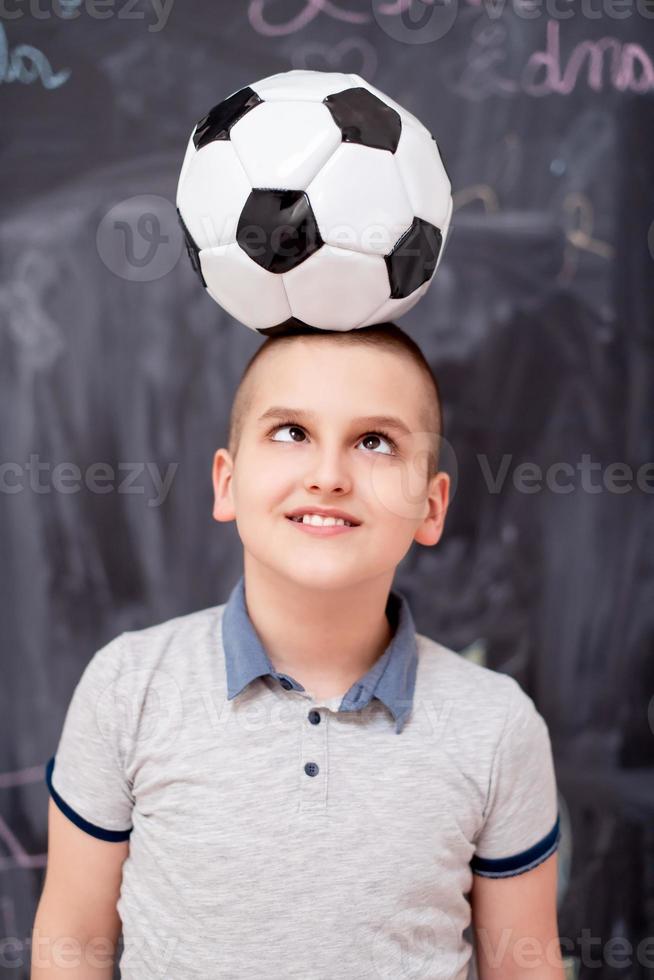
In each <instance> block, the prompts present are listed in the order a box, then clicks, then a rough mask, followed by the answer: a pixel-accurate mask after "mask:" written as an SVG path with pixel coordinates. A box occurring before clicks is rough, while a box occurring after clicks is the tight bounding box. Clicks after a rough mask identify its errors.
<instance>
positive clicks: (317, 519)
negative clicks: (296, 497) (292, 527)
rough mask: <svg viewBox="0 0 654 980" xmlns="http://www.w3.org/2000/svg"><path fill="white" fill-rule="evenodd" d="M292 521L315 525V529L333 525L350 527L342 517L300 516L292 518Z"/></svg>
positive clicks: (348, 522)
mask: <svg viewBox="0 0 654 980" xmlns="http://www.w3.org/2000/svg"><path fill="white" fill-rule="evenodd" d="M291 520H293V521H301V522H302V523H303V524H315V525H316V527H323V526H324V527H330V526H332V525H334V524H345V525H347V527H352V526H353V525H352V523H351V521H345V520H343V518H342V517H321V516H320V514H302V516H301V517H300V516H297V517H292V518H291Z"/></svg>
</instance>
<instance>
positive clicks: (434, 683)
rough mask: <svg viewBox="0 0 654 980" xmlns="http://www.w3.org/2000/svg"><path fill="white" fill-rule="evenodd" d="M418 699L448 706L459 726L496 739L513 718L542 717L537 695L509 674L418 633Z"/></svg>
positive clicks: (450, 715) (490, 739)
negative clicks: (524, 687) (538, 709)
mask: <svg viewBox="0 0 654 980" xmlns="http://www.w3.org/2000/svg"><path fill="white" fill-rule="evenodd" d="M416 645H417V651H418V668H417V676H416V699H417V703H418V704H420V703H424V702H427V703H432V702H433V701H434V700H435V701H436V702H437V703H438V704H440V705H441V706H443V705H444V706H449V708H450V709H451V710H450V711H449V717H450V718H451V719H453V723H454V724H455V725H456V727H457V728H458V729H462V728H464V727H465V728H467V729H468V731H470V732H475V733H476V734H477V735H479V734H480V733H481V734H482V735H483V736H484V737H485V738H487V739H488V741H489V742H490V743H494V744H497V742H498V741H499V739H500V738H501V736H502V734H503V733H504V731H505V729H506V728H507V726H508V725H509V724H510V723H511V720H512V719H514V718H516V717H518V716H527V715H533V716H537V717H539V718H540V715H538V712H537V710H536V706H535V704H534V702H533V700H532V699H531V698H530V697H529V695H528V694H527V693H526V691H524V690H523V688H522V687H521V686H520V684H519V683H518V681H517V680H516V679H515V678H514V677H511V676H510V675H509V674H504V673H502V672H501V671H496V670H491V668H490V667H485V666H483V664H479V663H476V662H475V661H473V660H468V659H467V658H466V657H464V656H463V655H462V654H460V653H457V652H456V651H454V650H451V649H450V648H449V647H447V646H445V645H444V644H442V643H439V642H438V641H437V640H435V639H433V638H431V637H429V636H426V635H424V634H422V633H417V632H416Z"/></svg>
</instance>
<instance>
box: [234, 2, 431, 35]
mask: <svg viewBox="0 0 654 980" xmlns="http://www.w3.org/2000/svg"><path fill="white" fill-rule="evenodd" d="M414 2H415V0H388V3H377V4H376V10H375V12H376V13H377V14H383V15H384V16H388V17H395V16H398V17H401V16H402V15H403V14H404V13H408V12H409V11H410V10H411V7H412V5H413V4H414ZM421 3H422V4H424V5H426V6H431V4H432V3H433V0H421ZM273 4H274V0H250V6H249V7H248V18H249V21H250V24H251V25H252V27H253V28H254V30H255V31H257V33H259V34H264V35H266V36H267V37H275V36H279V35H284V34H294V33H295V32H296V31H301V30H302V28H303V27H306V26H307V24H310V23H311V21H312V20H315V18H316V17H317V16H318V15H319V14H325V15H326V16H327V17H331V18H332V19H333V20H340V21H344V22H345V23H346V24H371V23H372V21H373V16H372V14H371V13H369V12H368V11H357V10H345V9H344V8H343V7H339V6H337V4H336V3H334V2H333V0H302V2H301V8H300V10H299V12H298V13H297V14H296V15H295V16H294V17H291V18H290V20H287V21H284V22H282V23H277V24H275V23H272V22H271V21H270V20H269V19H268V17H267V15H266V11H268V10H269V9H270V8H271V7H272V6H273ZM284 5H285V6H286V7H288V3H287V2H286V0H284ZM278 6H282V4H281V3H279V4H278Z"/></svg>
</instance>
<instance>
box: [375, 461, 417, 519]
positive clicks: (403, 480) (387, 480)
mask: <svg viewBox="0 0 654 980" xmlns="http://www.w3.org/2000/svg"><path fill="white" fill-rule="evenodd" d="M369 480H370V493H371V495H372V499H373V500H374V501H375V505H376V506H377V507H379V508H380V509H381V510H384V511H385V512H386V514H387V516H388V517H389V518H393V517H395V518H397V520H398V522H401V523H404V522H405V521H419V520H421V519H422V518H423V517H424V516H425V514H426V511H427V509H428V506H427V496H426V481H425V475H424V473H423V472H422V471H421V470H420V469H419V468H418V467H412V466H411V465H410V464H407V463H406V462H405V461H404V460H394V461H390V460H380V461H376V462H375V463H373V465H372V466H371V467H370V478H369Z"/></svg>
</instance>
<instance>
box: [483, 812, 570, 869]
mask: <svg viewBox="0 0 654 980" xmlns="http://www.w3.org/2000/svg"><path fill="white" fill-rule="evenodd" d="M559 821H560V816H559V814H557V817H556V821H555V823H554V826H553V827H552V829H551V830H550V832H549V833H548V834H547V835H546V836H545V837H543V839H542V840H540V841H539V842H538V843H537V844H534V845H533V847H528V848H527V850H526V851H521V852H520V853H519V854H514V855H512V856H511V857H506V858H482V857H478V856H477V855H476V854H475V855H474V856H473V858H472V860H471V862H470V867H471V869H472V871H473V872H474V873H475V874H478V875H482V876H484V877H486V878H510V877H511V876H512V875H519V874H522V873H523V872H524V871H530V870H531V868H535V867H536V866H537V865H538V864H542V862H543V861H544V860H545V858H548V857H549V856H550V854H553V853H554V851H555V850H556V848H557V847H558V844H559V840H560V839H561V829H560V825H559Z"/></svg>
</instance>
